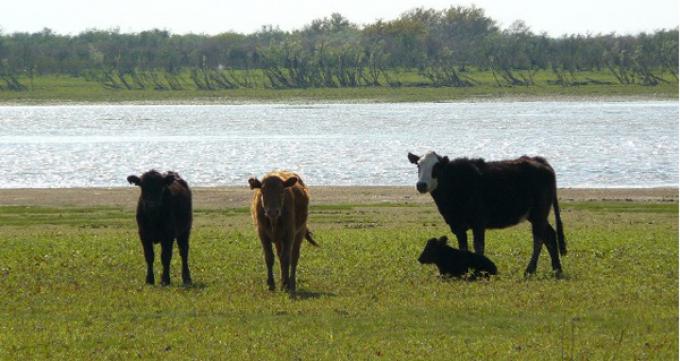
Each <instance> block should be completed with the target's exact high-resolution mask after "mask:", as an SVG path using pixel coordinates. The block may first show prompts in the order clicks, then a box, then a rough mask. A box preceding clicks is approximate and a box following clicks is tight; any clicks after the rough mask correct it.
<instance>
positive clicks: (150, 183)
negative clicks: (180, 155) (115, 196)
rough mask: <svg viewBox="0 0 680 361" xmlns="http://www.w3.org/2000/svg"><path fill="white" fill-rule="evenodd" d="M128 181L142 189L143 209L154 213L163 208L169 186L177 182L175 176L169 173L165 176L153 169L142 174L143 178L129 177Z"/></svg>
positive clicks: (141, 200)
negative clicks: (164, 196)
mask: <svg viewBox="0 0 680 361" xmlns="http://www.w3.org/2000/svg"><path fill="white" fill-rule="evenodd" d="M127 181H128V182H129V183H130V184H135V185H137V186H139V187H140V188H141V189H142V194H141V196H140V197H139V200H140V202H141V203H142V207H143V208H144V209H145V210H148V211H151V212H153V211H155V210H158V209H159V208H160V207H161V206H162V204H163V194H164V193H165V190H166V189H167V188H168V186H169V185H171V184H172V182H174V181H175V174H174V173H168V174H166V175H163V174H161V173H158V172H157V171H155V170H153V169H152V170H150V171H148V172H146V173H144V174H142V176H141V177H138V176H136V175H131V176H128V177H127Z"/></svg>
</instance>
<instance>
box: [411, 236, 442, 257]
mask: <svg viewBox="0 0 680 361" xmlns="http://www.w3.org/2000/svg"><path fill="white" fill-rule="evenodd" d="M447 241H448V239H447V238H446V236H441V237H440V238H439V239H436V238H430V240H428V241H427V244H426V245H425V249H424V250H423V253H421V254H420V257H418V262H420V263H422V264H428V263H435V262H436V261H437V259H438V258H439V254H440V253H441V252H442V251H443V249H444V248H446V242H447Z"/></svg>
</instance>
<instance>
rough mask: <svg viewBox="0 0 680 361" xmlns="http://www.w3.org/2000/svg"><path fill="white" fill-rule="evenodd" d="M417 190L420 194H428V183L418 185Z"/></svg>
mask: <svg viewBox="0 0 680 361" xmlns="http://www.w3.org/2000/svg"><path fill="white" fill-rule="evenodd" d="M416 189H417V190H418V192H420V193H426V192H427V183H425V182H418V183H416Z"/></svg>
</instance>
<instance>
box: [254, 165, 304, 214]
mask: <svg viewBox="0 0 680 361" xmlns="http://www.w3.org/2000/svg"><path fill="white" fill-rule="evenodd" d="M297 181H298V179H297V177H290V178H288V179H286V180H283V179H281V178H280V177H278V176H268V177H265V178H263V179H262V182H260V181H259V180H258V179H257V178H250V179H248V184H250V189H256V188H257V189H259V190H260V192H262V197H261V199H262V208H263V209H264V215H265V216H266V217H267V218H269V220H270V221H272V222H274V221H276V220H277V219H278V218H279V217H280V216H281V209H282V208H283V202H284V197H285V194H286V193H285V191H286V188H289V187H292V186H294V185H295V183H297Z"/></svg>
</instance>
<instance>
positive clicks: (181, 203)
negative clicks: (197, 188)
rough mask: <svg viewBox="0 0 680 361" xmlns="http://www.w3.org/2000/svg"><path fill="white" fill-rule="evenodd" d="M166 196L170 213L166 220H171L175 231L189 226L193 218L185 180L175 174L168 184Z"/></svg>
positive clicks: (189, 191)
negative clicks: (172, 180) (173, 179)
mask: <svg viewBox="0 0 680 361" xmlns="http://www.w3.org/2000/svg"><path fill="white" fill-rule="evenodd" d="M166 197H167V199H168V203H167V204H168V207H169V210H168V211H169V212H168V213H169V214H170V217H169V219H168V221H169V222H172V225H173V226H174V228H175V229H176V230H177V232H182V231H186V230H187V229H188V228H191V223H192V220H193V217H192V199H191V198H192V196H191V189H189V185H188V184H187V182H186V181H185V180H184V179H182V178H180V177H179V176H178V175H176V176H175V181H174V182H172V184H170V185H169V186H168V189H167V191H166Z"/></svg>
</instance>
